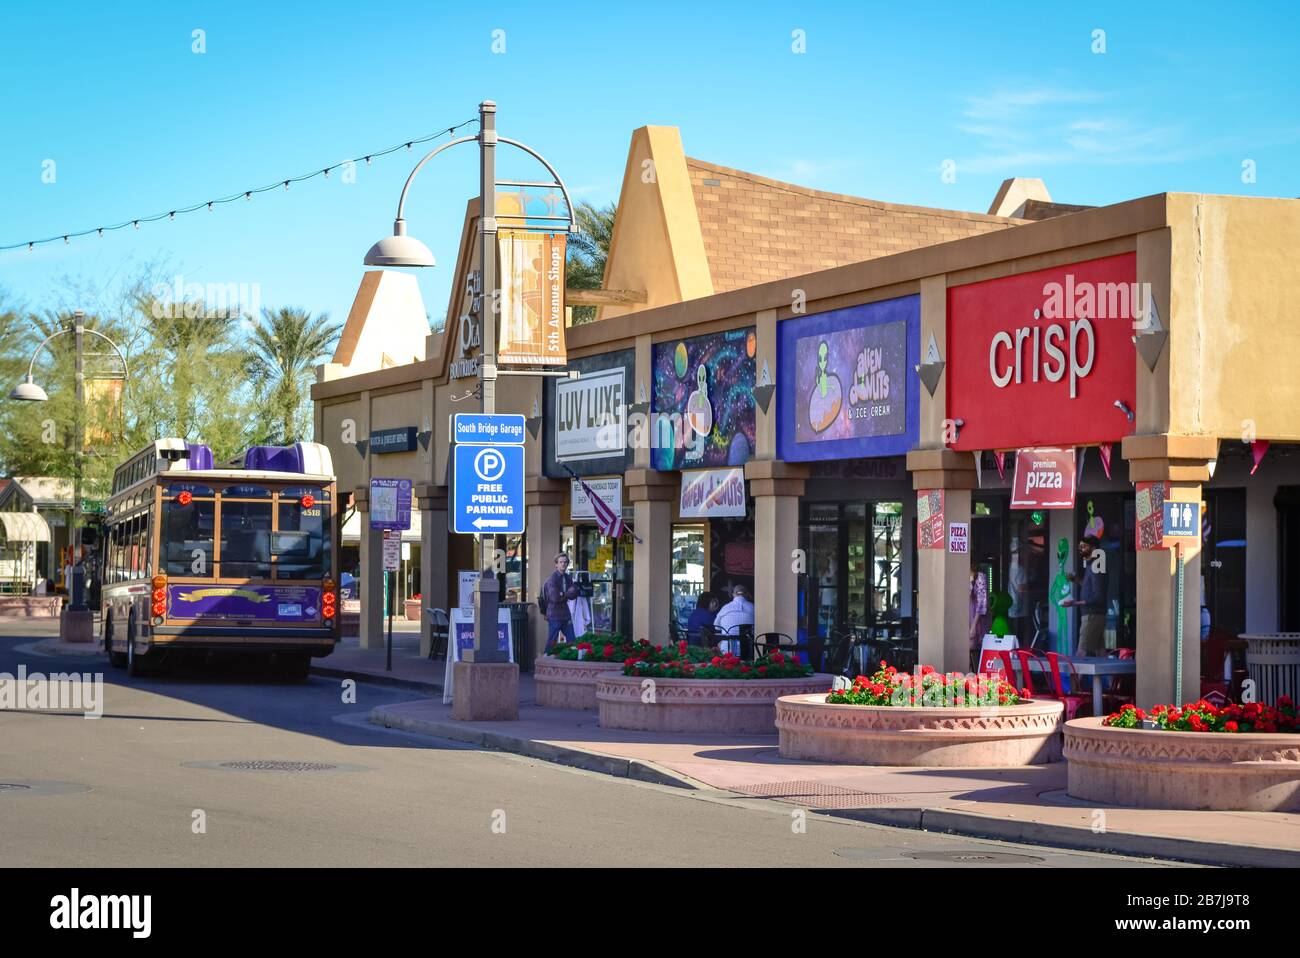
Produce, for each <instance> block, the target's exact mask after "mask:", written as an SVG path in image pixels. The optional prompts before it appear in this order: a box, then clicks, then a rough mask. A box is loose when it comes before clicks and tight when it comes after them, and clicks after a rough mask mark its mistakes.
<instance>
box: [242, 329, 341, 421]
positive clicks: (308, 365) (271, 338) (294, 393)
mask: <svg viewBox="0 0 1300 958" xmlns="http://www.w3.org/2000/svg"><path fill="white" fill-rule="evenodd" d="M342 331H343V326H342V324H341V323H331V322H330V321H329V314H328V313H322V314H321V315H320V316H312V315H311V314H310V313H308V312H307V311H306V310H303V309H296V308H293V307H281V308H280V309H278V310H275V311H272V310H269V309H264V310H262V321H261V322H260V323H258V324H257V325H255V326H254V327H253V330H252V334H251V335H250V337H249V353H248V358H247V363H246V368H247V375H248V380H249V382H250V383H251V385H252V387H253V391H254V394H255V395H256V397H257V401H258V405H259V406H260V408H261V409H262V410H263V412H264V420H263V425H264V427H265V430H266V432H265V433H264V435H263V436H262V437H261V441H262V442H267V443H274V444H279V445H289V444H291V443H295V442H301V441H303V440H306V439H309V438H310V437H311V432H312V423H311V398H310V393H311V384H312V381H313V380H314V379H315V368H316V366H317V365H318V364H319V363H321V362H324V361H325V360H327V359H329V357H330V356H331V355H332V353H333V351H334V343H335V342H336V341H337V340H338V337H339V333H341V332H342Z"/></svg>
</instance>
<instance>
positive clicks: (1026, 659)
mask: <svg viewBox="0 0 1300 958" xmlns="http://www.w3.org/2000/svg"><path fill="white" fill-rule="evenodd" d="M1016 657H1017V658H1018V659H1020V686H1019V687H1020V688H1022V689H1029V691H1030V692H1032V693H1033V697H1034V698H1056V693H1055V692H1053V691H1052V680H1051V678H1050V677H1049V675H1048V664H1047V659H1045V658H1044V657H1043V654H1042V653H1041V652H1035V651H1034V650H1033V649H1016ZM1030 662H1038V663H1039V668H1037V669H1035V668H1033V667H1032V666H1031V665H1030V664H1029V663H1030Z"/></svg>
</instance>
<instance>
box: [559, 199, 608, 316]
mask: <svg viewBox="0 0 1300 958" xmlns="http://www.w3.org/2000/svg"><path fill="white" fill-rule="evenodd" d="M616 209H617V207H615V205H614V204H613V203H610V204H609V205H608V206H604V207H597V206H593V205H592V204H591V203H588V202H586V201H581V202H579V203H578V205H577V206H576V207H575V208H574V219H575V220H577V225H578V232H576V233H573V234H570V236H569V246H568V250H569V255H568V259H567V261H566V262H565V264H564V273H565V275H564V281H565V285H566V286H568V288H569V289H600V284H601V283H602V282H603V281H604V278H605V262H606V260H608V259H609V242H610V239H611V238H612V237H613V235H614V213H615V211H616ZM595 318H596V307H595V306H575V307H573V324H574V325H575V326H580V325H582V324H583V323H590V322H593V321H594V320H595Z"/></svg>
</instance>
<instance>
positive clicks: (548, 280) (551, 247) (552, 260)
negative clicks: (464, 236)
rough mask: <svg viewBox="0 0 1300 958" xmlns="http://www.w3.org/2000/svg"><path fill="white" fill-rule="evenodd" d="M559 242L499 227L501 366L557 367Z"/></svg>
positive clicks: (560, 361)
mask: <svg viewBox="0 0 1300 958" xmlns="http://www.w3.org/2000/svg"><path fill="white" fill-rule="evenodd" d="M564 242H565V237H564V236H563V235H562V234H554V233H534V232H528V231H525V230H501V231H500V232H499V233H498V234H497V248H498V252H499V254H500V255H499V262H500V264H501V327H500V329H501V334H500V341H499V342H498V344H497V347H498V348H497V361H498V362H499V363H500V364H501V365H503V366H563V365H565V363H566V362H567V358H568V357H567V354H566V352H565V346H564Z"/></svg>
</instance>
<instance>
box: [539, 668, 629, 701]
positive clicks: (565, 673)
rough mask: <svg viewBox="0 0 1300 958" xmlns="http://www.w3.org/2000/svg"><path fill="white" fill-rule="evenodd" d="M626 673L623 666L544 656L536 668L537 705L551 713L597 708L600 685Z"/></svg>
mask: <svg viewBox="0 0 1300 958" xmlns="http://www.w3.org/2000/svg"><path fill="white" fill-rule="evenodd" d="M622 671H623V663H622V662H589V661H587V660H585V659H584V660H582V661H573V660H570V659H557V658H555V656H553V655H543V656H541V657H540V658H539V659H538V660H537V661H536V662H535V663H534V665H533V681H534V682H535V683H536V686H537V704H538V705H540V706H542V707H543V708H550V709H591V710H593V711H594V710H595V708H596V683H597V682H598V681H599V680H600V679H601V678H603V677H604V676H606V675H617V674H619V673H620V672H622Z"/></svg>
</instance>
